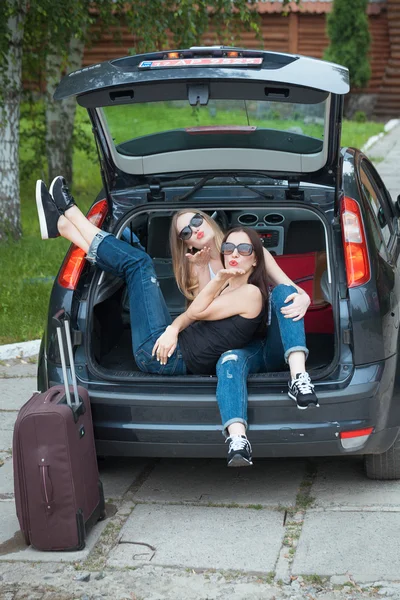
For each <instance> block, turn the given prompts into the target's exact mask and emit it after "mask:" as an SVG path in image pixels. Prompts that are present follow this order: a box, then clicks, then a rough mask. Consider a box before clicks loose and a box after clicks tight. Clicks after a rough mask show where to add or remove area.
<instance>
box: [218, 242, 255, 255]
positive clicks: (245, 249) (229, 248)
mask: <svg viewBox="0 0 400 600" xmlns="http://www.w3.org/2000/svg"><path fill="white" fill-rule="evenodd" d="M235 248H236V250H237V251H238V252H239V254H241V255H242V256H250V254H252V253H253V244H238V245H237V246H235V244H232V243H231V242H223V244H222V246H221V252H222V254H224V255H226V254H232V253H233V251H234V250H235Z"/></svg>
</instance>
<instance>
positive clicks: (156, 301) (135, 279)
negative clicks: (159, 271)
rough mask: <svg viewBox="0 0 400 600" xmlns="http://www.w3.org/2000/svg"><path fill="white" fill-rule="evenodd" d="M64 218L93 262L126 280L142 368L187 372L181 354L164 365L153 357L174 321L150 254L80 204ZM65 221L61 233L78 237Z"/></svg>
mask: <svg viewBox="0 0 400 600" xmlns="http://www.w3.org/2000/svg"><path fill="white" fill-rule="evenodd" d="M60 219H65V221H68V223H69V225H71V226H72V227H74V228H75V230H76V231H77V232H78V235H80V236H81V237H82V238H83V240H84V244H82V245H81V246H80V247H82V246H84V247H83V248H82V249H84V250H85V251H86V252H87V259H88V260H89V261H91V262H93V263H95V264H96V265H97V266H98V267H100V268H101V269H102V270H103V271H106V272H108V273H111V274H113V275H116V276H118V277H120V278H121V279H123V280H124V281H126V285H127V288H128V296H129V305H130V320H131V330H132V346H133V352H134V355H135V358H136V359H137V363H138V366H139V368H141V369H142V370H145V371H148V370H149V371H151V372H160V373H161V372H163V373H164V374H169V372H171V373H178V372H179V373H180V372H181V371H182V372H183V370H184V369H182V368H181V363H183V361H182V360H181V358H180V356H179V355H173V356H172V357H171V358H170V360H169V361H168V363H167V365H164V366H161V365H159V364H158V363H157V361H156V359H153V358H152V356H151V351H152V348H153V346H154V344H155V342H156V340H157V338H158V337H159V336H160V335H161V334H162V333H163V331H164V330H165V328H166V327H167V326H168V325H170V324H171V317H170V314H169V312H168V309H167V306H166V303H165V300H164V297H163V295H162V293H161V290H160V286H159V283H158V280H157V276H156V273H155V271H154V266H153V261H152V260H151V258H150V256H149V255H148V254H147V253H146V252H144V250H143V249H141V247H139V246H138V245H134V246H131V245H129V244H127V243H126V242H123V241H121V240H118V239H116V238H115V237H114V236H113V235H111V234H108V233H106V232H104V231H102V230H101V229H99V228H98V227H96V226H95V225H93V224H92V223H90V221H89V220H88V219H87V218H86V217H85V215H84V214H83V213H82V212H81V211H80V209H79V208H78V207H77V206H71V207H70V208H69V209H68V210H66V211H65V213H64V217H60ZM65 221H61V228H60V229H61V231H60V233H61V234H62V235H65V237H68V239H70V238H72V237H74V236H75V237H76V234H75V230H72V229H71V228H68V223H66V222H65ZM177 358H179V361H178V362H179V365H178V364H177V361H176V359H177Z"/></svg>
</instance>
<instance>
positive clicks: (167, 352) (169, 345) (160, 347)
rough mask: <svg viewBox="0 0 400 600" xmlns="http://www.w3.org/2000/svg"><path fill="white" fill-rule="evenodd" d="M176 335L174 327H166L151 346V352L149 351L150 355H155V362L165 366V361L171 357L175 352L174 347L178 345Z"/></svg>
mask: <svg viewBox="0 0 400 600" xmlns="http://www.w3.org/2000/svg"><path fill="white" fill-rule="evenodd" d="M178 333H179V331H177V330H176V329H175V328H174V327H172V326H171V325H168V327H167V328H166V330H165V331H164V333H163V334H162V335H160V337H159V338H158V340H157V341H156V343H155V344H154V346H153V350H152V351H151V355H152V356H154V355H156V357H157V360H158V361H159V362H160V363H161V364H162V365H166V364H167V360H168V359H169V358H170V356H172V354H173V353H174V352H175V348H176V345H177V343H178Z"/></svg>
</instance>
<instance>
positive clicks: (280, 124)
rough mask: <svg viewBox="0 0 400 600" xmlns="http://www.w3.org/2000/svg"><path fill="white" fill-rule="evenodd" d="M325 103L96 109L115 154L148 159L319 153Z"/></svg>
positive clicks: (222, 103)
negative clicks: (210, 151)
mask: <svg viewBox="0 0 400 600" xmlns="http://www.w3.org/2000/svg"><path fill="white" fill-rule="evenodd" d="M326 102H327V101H326V100H324V101H322V102H319V103H317V104H309V103H307V104H294V103H288V102H274V101H269V100H268V101H258V100H219V99H214V100H213V99H210V100H209V101H208V104H207V105H204V106H203V105H201V106H199V105H198V106H190V104H189V102H188V101H187V100H169V101H159V102H143V103H134V104H129V105H118V106H106V107H103V108H102V109H100V110H101V111H102V113H103V121H104V122H105V125H106V127H107V129H108V130H109V135H110V137H111V138H112V139H113V141H114V144H115V147H116V150H117V151H118V152H119V153H120V154H122V155H125V156H149V155H151V154H161V153H166V152H176V151H179V150H192V149H198V148H225V147H226V148H255V149H262V150H279V151H282V152H290V153H296V154H299V153H300V154H314V153H318V152H321V150H322V147H323V137H324V129H325V119H326V112H327V111H326Z"/></svg>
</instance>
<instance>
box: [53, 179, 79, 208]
mask: <svg viewBox="0 0 400 600" xmlns="http://www.w3.org/2000/svg"><path fill="white" fill-rule="evenodd" d="M49 191H50V195H51V196H52V198H53V200H54V202H55V205H56V206H57V208H58V210H59V211H60V213H61V214H62V215H63V214H64V213H65V211H66V210H67V209H68V208H71V206H75V205H76V203H75V200H74V197H73V196H72V194H71V192H70V191H69V189H68V186H67V182H66V181H65V179H64V177H62V176H61V175H58V176H57V177H55V178H54V179H53V181H52V182H51V186H50V190H49Z"/></svg>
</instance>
